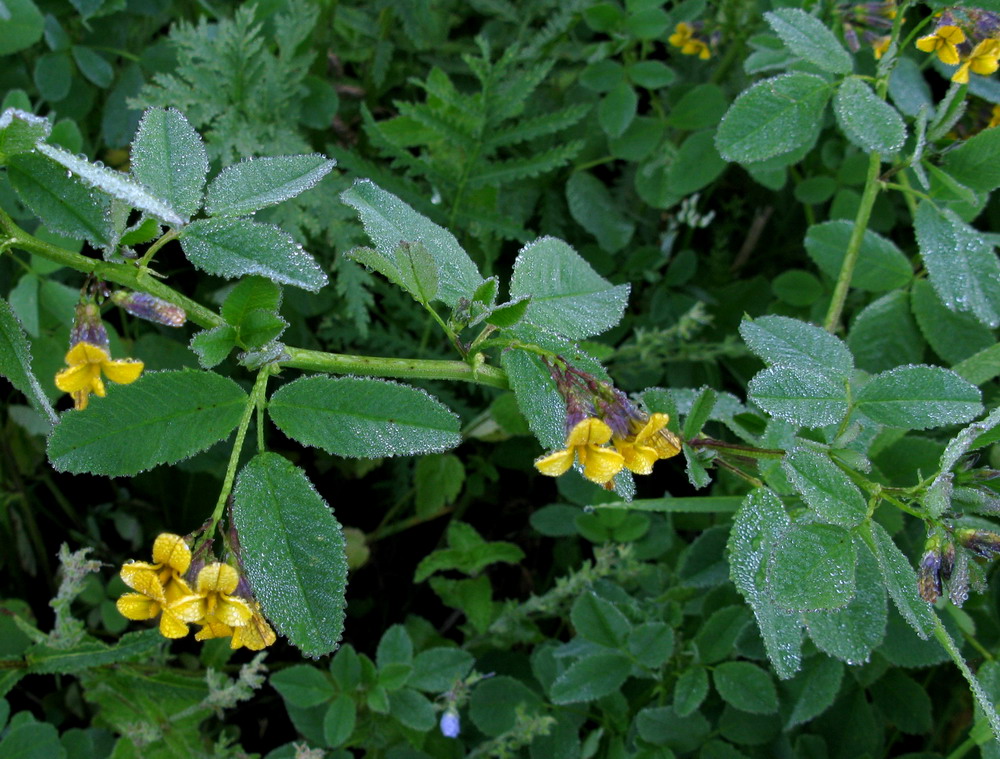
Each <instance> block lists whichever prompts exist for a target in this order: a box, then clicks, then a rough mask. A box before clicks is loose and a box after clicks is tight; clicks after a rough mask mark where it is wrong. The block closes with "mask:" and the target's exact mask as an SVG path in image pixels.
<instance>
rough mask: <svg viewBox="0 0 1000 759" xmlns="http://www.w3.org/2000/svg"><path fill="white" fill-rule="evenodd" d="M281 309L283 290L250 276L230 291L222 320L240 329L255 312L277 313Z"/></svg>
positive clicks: (267, 280)
mask: <svg viewBox="0 0 1000 759" xmlns="http://www.w3.org/2000/svg"><path fill="white" fill-rule="evenodd" d="M280 307H281V288H280V287H279V286H278V285H277V284H275V283H274V282H272V281H271V280H269V279H267V278H265V277H255V276H250V277H246V278H245V279H242V280H240V281H239V282H238V283H237V284H236V286H235V287H234V288H233V289H232V290H230V292H229V295H227V296H226V299H225V301H223V303H222V318H223V319H225V320H226V321H227V322H229V324H231V325H233V326H234V327H239V326H240V325H241V324H242V323H243V321H244V320H245V319H246V318H247V316H248V315H249V314H250V313H252V312H254V311H258V310H263V311H275V312H277V310H278V309H279V308H280Z"/></svg>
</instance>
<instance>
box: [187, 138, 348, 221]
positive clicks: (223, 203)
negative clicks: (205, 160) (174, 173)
mask: <svg viewBox="0 0 1000 759" xmlns="http://www.w3.org/2000/svg"><path fill="white" fill-rule="evenodd" d="M336 165H337V162H336V161H332V160H330V159H328V158H327V157H326V156H323V155H320V154H319V153H312V154H310V155H288V156H273V157H270V158H247V159H244V160H243V161H240V162H239V163H236V164H233V165H232V166H229V167H227V168H225V169H223V171H222V172H221V173H220V174H219V176H217V177H216V178H215V179H213V180H212V181H211V182H210V183H209V185H208V192H207V194H206V196H205V211H206V212H207V213H208V214H209V215H210V216H243V215H246V214H251V213H254V212H255V211H259V210H260V209H262V208H267V207H268V206H273V205H277V204H278V203H281V202H283V201H285V200H288V199H289V198H294V197H295V196H296V195H299V194H300V193H303V192H305V191H306V190H308V189H310V188H312V187H315V186H316V185H317V184H319V182H320V180H322V179H323V177H325V176H326V175H327V174H329V173H330V170H331V169H333V167H334V166H336Z"/></svg>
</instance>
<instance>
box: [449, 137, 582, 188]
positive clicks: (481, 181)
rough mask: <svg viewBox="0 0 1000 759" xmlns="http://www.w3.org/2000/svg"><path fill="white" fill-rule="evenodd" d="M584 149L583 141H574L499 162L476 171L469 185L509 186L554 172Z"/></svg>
mask: <svg viewBox="0 0 1000 759" xmlns="http://www.w3.org/2000/svg"><path fill="white" fill-rule="evenodd" d="M582 149H583V141H582V140H573V141H571V142H568V143H566V144H565V145H558V146H556V147H554V148H551V149H549V150H546V151H545V152H543V153H536V154H534V155H530V156H525V157H523V158H514V159H511V160H509V161H498V162H496V163H492V164H489V165H487V166H485V167H483V169H482V170H479V171H476V172H475V174H474V175H473V176H472V177H471V178H470V180H469V184H470V185H472V186H481V185H487V184H494V183H496V184H509V183H510V182H517V181H520V180H522V179H527V178H528V177H536V176H538V175H539V174H544V173H546V172H549V171H552V170H554V169H557V168H559V167H560V166H565V165H566V164H567V163H569V162H570V161H572V160H573V158H575V157H576V154H577V153H579V152H580V150H582Z"/></svg>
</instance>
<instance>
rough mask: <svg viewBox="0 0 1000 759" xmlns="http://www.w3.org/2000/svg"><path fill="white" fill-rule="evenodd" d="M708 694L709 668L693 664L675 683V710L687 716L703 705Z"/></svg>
mask: <svg viewBox="0 0 1000 759" xmlns="http://www.w3.org/2000/svg"><path fill="white" fill-rule="evenodd" d="M707 695H708V670H706V669H705V668H704V667H698V666H693V667H691V669H686V670H684V671H683V672H681V674H680V676H679V677H678V678H677V682H675V683H674V711H675V712H677V716H679V717H687V716H688V715H689V714H692V713H694V711H695V710H696V709H697V708H698V707H699V706H701V703H702V701H704V700H705V696H707Z"/></svg>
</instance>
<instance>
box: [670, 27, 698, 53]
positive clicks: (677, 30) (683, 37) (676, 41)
mask: <svg viewBox="0 0 1000 759" xmlns="http://www.w3.org/2000/svg"><path fill="white" fill-rule="evenodd" d="M692 36H694V27H693V26H691V24H688V23H687V22H684V21H681V22H680V23H679V24H678V25H677V26H675V27H674V33H673V34H671V35H670V36H669V37H668V38H667V42H669V43H670V44H671V45H673V46H674V47H680V48H683V47H684V45H686V44H687V43H688V40H690V39H691V37H692Z"/></svg>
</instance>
